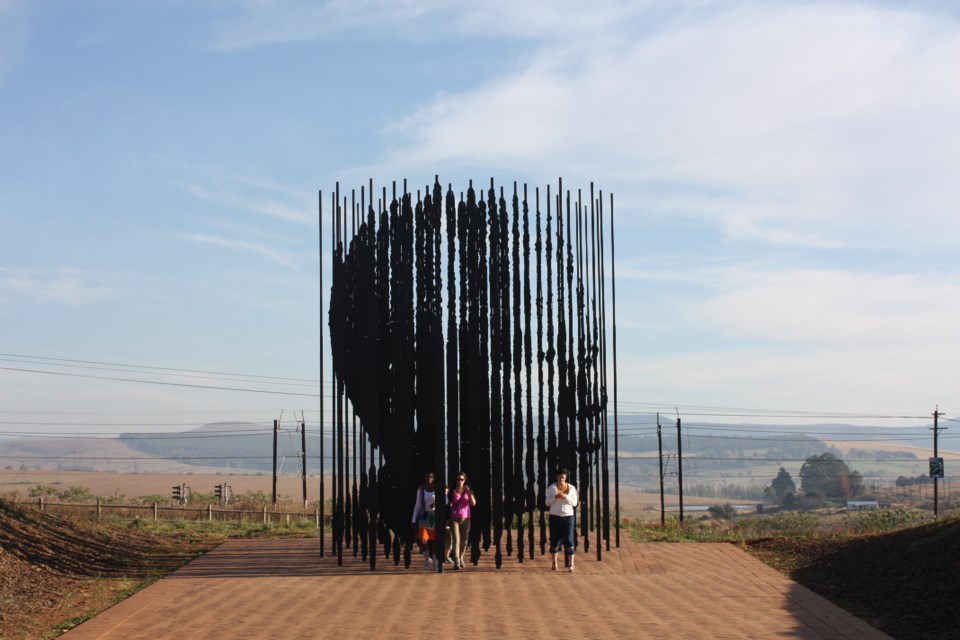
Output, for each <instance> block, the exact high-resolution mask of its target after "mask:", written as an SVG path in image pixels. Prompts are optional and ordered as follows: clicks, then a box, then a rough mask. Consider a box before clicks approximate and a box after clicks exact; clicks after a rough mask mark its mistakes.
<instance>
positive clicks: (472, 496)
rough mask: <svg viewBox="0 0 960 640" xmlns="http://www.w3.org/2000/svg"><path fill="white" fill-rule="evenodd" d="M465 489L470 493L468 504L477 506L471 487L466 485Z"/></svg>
mask: <svg viewBox="0 0 960 640" xmlns="http://www.w3.org/2000/svg"><path fill="white" fill-rule="evenodd" d="M466 491H467V493H468V494H469V495H470V506H471V507H475V506H477V496H475V495H473V489H471V488H470V487H467V489H466Z"/></svg>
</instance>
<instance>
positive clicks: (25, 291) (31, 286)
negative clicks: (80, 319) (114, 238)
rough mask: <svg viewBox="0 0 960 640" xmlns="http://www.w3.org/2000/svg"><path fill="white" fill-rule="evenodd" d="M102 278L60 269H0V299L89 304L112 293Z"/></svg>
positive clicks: (82, 272) (69, 268) (101, 276)
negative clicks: (0, 296) (13, 298)
mask: <svg viewBox="0 0 960 640" xmlns="http://www.w3.org/2000/svg"><path fill="white" fill-rule="evenodd" d="M104 279H105V276H104V274H96V273H94V272H91V271H88V270H84V269H76V268H71V267H61V268H59V269H53V270H41V269H16V268H6V267H0V295H3V297H5V298H11V297H17V298H27V299H32V300H35V301H40V302H65V303H70V304H89V303H93V302H99V301H102V300H104V299H105V298H108V297H109V296H110V295H111V294H112V292H113V289H112V288H111V287H109V286H107V285H105V284H103V281H104Z"/></svg>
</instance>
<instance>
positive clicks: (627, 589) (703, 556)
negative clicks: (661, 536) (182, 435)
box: [62, 539, 888, 640]
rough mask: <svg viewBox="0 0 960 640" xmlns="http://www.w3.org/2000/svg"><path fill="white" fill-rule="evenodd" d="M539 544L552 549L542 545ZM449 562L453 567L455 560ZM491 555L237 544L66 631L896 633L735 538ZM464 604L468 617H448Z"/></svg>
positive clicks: (268, 634)
mask: <svg viewBox="0 0 960 640" xmlns="http://www.w3.org/2000/svg"><path fill="white" fill-rule="evenodd" d="M538 549H539V547H538ZM448 566H449V565H448ZM549 569H550V561H549V559H548V557H541V556H539V555H538V556H537V558H536V559H534V560H529V559H528V560H526V561H525V562H523V563H522V564H520V563H518V562H517V561H516V559H515V558H511V557H507V558H505V561H504V566H503V568H502V569H501V570H499V571H498V570H497V569H496V568H495V567H494V566H493V559H492V554H488V555H485V556H484V557H483V558H482V559H481V561H480V563H479V564H478V565H477V566H468V568H467V569H464V570H462V571H453V570H449V571H444V573H443V574H442V575H439V574H437V573H435V572H426V571H424V570H423V569H422V568H421V567H420V565H419V564H417V565H414V567H413V568H411V569H403V567H402V566H401V567H395V566H394V565H393V563H392V561H389V562H387V561H384V560H383V558H382V556H381V557H380V558H378V568H377V571H375V572H371V571H370V569H369V564H368V563H365V562H364V561H363V560H361V559H360V558H356V559H355V558H353V557H352V552H351V555H350V556H349V557H345V558H344V563H343V566H337V563H336V558H334V557H331V556H330V555H329V554H328V555H327V556H326V557H324V558H321V557H320V555H319V545H318V541H317V540H316V539H311V540H248V541H231V542H227V543H225V544H223V545H221V546H220V547H218V548H217V549H215V550H214V551H212V552H211V553H209V554H207V555H206V556H204V557H202V558H200V559H198V560H195V561H194V562H191V563H190V564H188V565H186V566H184V567H182V568H181V569H180V570H178V571H176V572H175V573H173V574H171V575H170V576H168V577H167V578H164V579H163V580H160V581H158V582H157V583H155V584H153V585H152V586H150V587H149V588H147V589H144V590H143V591H141V592H139V593H137V594H135V595H134V596H132V597H130V598H128V599H126V600H124V601H123V602H121V603H119V604H117V605H115V606H114V607H112V608H111V609H109V610H107V611H105V612H103V613H101V614H100V615H98V616H96V617H95V618H93V619H91V620H89V621H87V622H85V623H84V624H82V625H80V626H79V627H77V628H76V629H74V630H73V631H70V632H69V633H67V634H65V635H64V636H62V637H64V638H66V639H67V640H86V639H94V638H96V639H104V640H121V639H122V640H136V639H141V638H142V639H147V638H149V639H150V640H190V639H193V638H203V639H205V640H214V639H220V638H224V639H227V638H229V639H231V640H246V639H261V638H278V639H284V640H287V639H294V638H338V639H341V638H342V639H346V638H389V639H393V638H424V637H434V638H448V637H455V636H460V637H463V638H478V637H484V638H486V637H492V638H498V639H499V638H559V639H562V638H677V639H691V640H694V639H696V640H702V639H705V638H755V639H757V640H771V639H776V638H802V639H808V638H809V639H814V638H818V639H819V638H850V639H854V638H855V639H858V640H873V639H880V638H888V636H886V635H884V634H882V633H880V632H879V631H877V630H876V629H874V628H873V627H871V626H870V625H868V624H867V623H865V622H863V621H862V620H860V619H858V618H855V617H854V616H852V615H850V614H848V613H847V612H845V611H843V610H842V609H839V608H838V607H835V606H833V605H832V604H830V603H829V602H827V601H826V600H824V599H823V598H821V597H819V596H817V595H815V594H814V593H813V592H811V591H809V590H808V589H806V588H804V587H801V586H800V585H798V584H796V583H795V582H793V581H791V580H789V579H788V578H786V577H784V576H783V575H781V574H780V573H778V572H777V571H775V570H773V569H771V568H769V567H767V566H766V565H764V564H763V563H762V562H760V561H759V560H756V559H754V558H753V557H751V556H749V555H748V554H746V553H745V552H743V551H741V550H739V549H737V548H736V547H735V546H733V545H729V544H692V543H687V544H671V543H656V544H635V543H632V542H628V541H625V540H622V541H621V547H620V549H619V550H617V549H612V550H611V551H604V553H603V561H602V562H597V561H596V556H595V552H591V553H580V554H579V555H578V556H577V571H576V572H575V573H573V574H568V573H566V572H562V571H561V572H554V571H550V570H549ZM441 601H442V602H444V603H446V605H447V606H446V607H445V609H446V611H449V610H450V608H451V607H452V606H453V604H452V603H454V602H456V603H459V604H457V605H456V611H457V615H458V616H459V622H458V623H457V624H456V626H454V624H453V623H452V622H451V616H450V615H449V613H448V614H447V615H446V616H445V617H443V616H440V615H438V614H431V613H429V612H430V611H435V610H437V609H438V608H439V607H440V603H441Z"/></svg>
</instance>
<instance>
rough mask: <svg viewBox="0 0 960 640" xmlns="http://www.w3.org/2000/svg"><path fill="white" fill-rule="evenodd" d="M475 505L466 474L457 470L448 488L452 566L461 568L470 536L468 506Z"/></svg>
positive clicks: (474, 498) (475, 501)
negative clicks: (451, 485)
mask: <svg viewBox="0 0 960 640" xmlns="http://www.w3.org/2000/svg"><path fill="white" fill-rule="evenodd" d="M475 506H477V498H476V496H474V495H473V490H472V489H470V487H469V486H468V485H467V474H466V473H464V472H463V471H458V472H457V475H456V476H455V477H454V480H453V488H452V489H451V490H450V532H451V533H452V534H453V568H454V569H462V568H463V552H464V550H465V549H466V548H467V538H469V537H470V507H475Z"/></svg>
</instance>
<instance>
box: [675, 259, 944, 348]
mask: <svg viewBox="0 0 960 640" xmlns="http://www.w3.org/2000/svg"><path fill="white" fill-rule="evenodd" d="M709 277H710V278H711V280H713V281H714V282H716V283H717V285H718V290H717V292H716V293H714V294H712V295H710V296H708V297H706V298H705V299H702V300H699V301H697V302H695V303H692V304H690V305H689V306H688V307H687V309H685V312H686V313H687V314H689V321H690V322H691V323H692V324H696V325H699V326H704V327H711V328H712V329H713V330H714V331H718V332H720V333H722V334H723V335H725V336H726V337H728V338H734V339H740V340H744V339H746V340H758V341H771V342H778V343H780V344H785V345H801V346H805V345H806V346H809V345H819V346H820V347H821V348H837V349H843V348H845V347H847V348H849V347H853V346H860V347H868V348H874V347H885V346H888V345H898V347H899V348H916V349H918V350H929V351H937V350H938V349H940V350H941V351H950V350H952V349H957V348H960V347H956V346H954V345H955V344H957V343H958V342H960V274H958V273H953V274H939V273H930V274H911V275H888V274H866V273H856V272H847V271H838V270H833V271H830V270H816V269H795V270H789V271H769V272H759V273H757V272H751V271H742V270H718V271H715V272H713V273H711V274H710V276H709ZM948 336H950V337H952V338H953V340H951V343H952V344H942V341H943V340H944V338H945V337H948ZM956 356H957V358H958V360H960V352H957V353H956Z"/></svg>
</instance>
